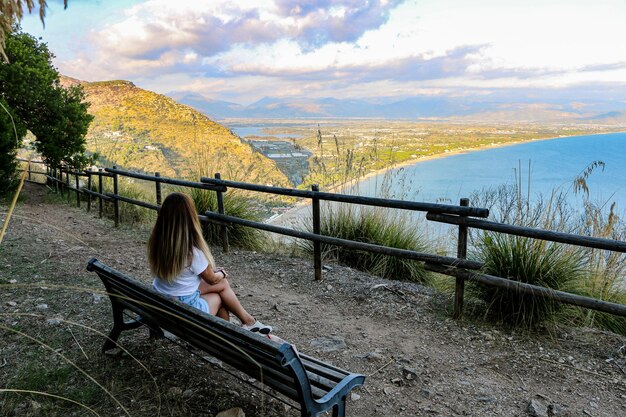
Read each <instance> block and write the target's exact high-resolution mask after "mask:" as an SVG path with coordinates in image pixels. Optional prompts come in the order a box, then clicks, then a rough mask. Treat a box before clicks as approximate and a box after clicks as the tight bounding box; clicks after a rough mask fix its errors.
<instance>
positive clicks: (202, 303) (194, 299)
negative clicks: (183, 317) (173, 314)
mask: <svg viewBox="0 0 626 417" xmlns="http://www.w3.org/2000/svg"><path fill="white" fill-rule="evenodd" d="M176 298H178V300H179V301H182V302H183V303H185V304H188V305H190V306H192V307H194V308H197V309H198V310H201V311H204V312H205V313H209V314H210V313H211V312H210V310H209V303H207V302H206V300H205V299H204V298H202V297H200V291H198V290H196V292H194V293H193V294H190V295H180V296H178V297H176Z"/></svg>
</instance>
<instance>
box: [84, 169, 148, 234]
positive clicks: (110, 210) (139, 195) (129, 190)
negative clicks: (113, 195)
mask: <svg viewBox="0 0 626 417" xmlns="http://www.w3.org/2000/svg"><path fill="white" fill-rule="evenodd" d="M109 182H110V184H109ZM92 188H94V185H93V184H92ZM103 188H104V193H107V192H113V185H112V181H105V182H104V184H103ZM118 194H119V195H121V196H123V197H126V198H132V199H133V200H139V201H144V202H147V203H154V196H153V195H151V194H150V193H149V192H148V191H146V190H145V189H144V188H142V187H141V186H140V185H139V184H137V183H135V182H130V181H126V180H124V179H122V177H120V179H119V183H118ZM94 201H95V202H96V203H95V204H97V198H94V200H92V207H93V204H94ZM119 210H120V223H121V224H124V225H133V224H141V223H147V224H150V223H153V222H155V221H156V216H157V213H156V211H154V210H151V209H148V208H145V207H141V206H137V205H135V204H130V203H125V202H123V201H120V202H119ZM103 215H104V217H106V218H109V219H114V218H115V212H114V207H113V203H112V202H105V204H104V206H103Z"/></svg>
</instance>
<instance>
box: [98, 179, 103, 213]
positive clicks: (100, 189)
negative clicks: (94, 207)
mask: <svg viewBox="0 0 626 417" xmlns="http://www.w3.org/2000/svg"><path fill="white" fill-rule="evenodd" d="M98 172H99V173H100V174H99V175H98V194H100V195H99V196H98V217H99V218H102V209H103V207H102V191H103V190H102V168H98Z"/></svg>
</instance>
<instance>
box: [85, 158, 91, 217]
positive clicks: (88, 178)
mask: <svg viewBox="0 0 626 417" xmlns="http://www.w3.org/2000/svg"><path fill="white" fill-rule="evenodd" d="M85 172H86V173H87V191H91V168H90V169H89V170H87V171H85ZM90 211H91V193H87V212H90Z"/></svg>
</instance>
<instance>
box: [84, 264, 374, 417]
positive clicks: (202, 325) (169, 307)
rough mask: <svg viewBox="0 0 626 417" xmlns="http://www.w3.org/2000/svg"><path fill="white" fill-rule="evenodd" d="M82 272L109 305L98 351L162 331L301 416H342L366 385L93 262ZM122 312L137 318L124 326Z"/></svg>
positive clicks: (287, 346) (358, 378) (358, 377)
mask: <svg viewBox="0 0 626 417" xmlns="http://www.w3.org/2000/svg"><path fill="white" fill-rule="evenodd" d="M87 270H88V271H93V272H96V273H97V274H98V275H99V276H100V278H101V279H102V282H103V283H104V286H105V288H106V291H107V293H108V295H109V297H110V299H111V307H112V310H113V330H111V333H110V334H109V337H108V339H107V340H106V342H105V343H104V346H103V347H102V350H103V351H107V350H110V349H112V348H115V347H116V346H117V339H118V338H119V336H120V333H121V332H122V331H125V330H131V329H135V328H137V327H140V326H142V325H146V326H147V327H148V328H149V329H150V335H151V336H157V337H162V336H163V331H164V330H166V331H168V332H170V333H172V334H174V335H176V336H177V337H179V338H180V339H182V340H185V341H186V342H188V343H189V344H190V345H192V346H194V347H195V348H197V349H199V350H202V351H204V352H206V353H208V354H209V355H211V356H214V357H215V358H217V359H219V360H221V361H222V362H224V363H226V364H228V365H230V366H232V367H233V368H236V369H237V370H239V371H242V372H244V373H246V374H248V375H249V376H251V377H253V378H255V379H256V380H258V381H260V382H261V383H262V384H263V386H264V387H269V388H272V389H273V390H275V391H277V392H279V393H280V394H282V395H284V396H285V397H287V398H288V399H290V400H293V401H295V402H297V403H299V404H300V411H301V415H302V416H317V415H318V414H319V413H322V412H324V411H327V410H330V409H331V408H332V410H333V416H334V417H340V416H345V407H346V397H347V395H348V393H349V392H350V390H352V388H354V387H357V386H361V385H363V383H364V382H365V376H364V375H360V374H354V373H350V372H347V371H345V370H343V369H340V368H337V367H335V366H332V365H330V364H328V363H325V362H322V361H320V360H318V359H314V358H312V357H310V356H307V355H303V354H301V353H298V352H297V351H296V350H295V348H294V347H293V346H292V345H290V344H289V343H283V344H278V343H276V342H274V341H272V340H270V339H268V338H267V337H264V336H261V335H258V334H256V333H252V332H250V331H247V330H244V329H242V328H241V327H240V326H237V325H235V324H233V323H230V322H228V321H226V320H222V319H220V318H218V317H215V316H212V315H210V314H206V313H204V312H202V311H200V310H197V309H195V308H193V307H190V306H188V305H186V304H183V303H181V302H179V301H177V300H175V299H173V298H170V297H167V296H164V295H162V294H159V293H158V292H156V291H155V290H153V289H152V288H151V287H149V286H147V285H145V284H143V283H141V282H139V281H137V280H135V279H132V278H130V277H128V276H126V275H124V274H123V273H121V272H119V271H116V270H114V269H113V268H110V267H108V266H107V265H104V264H103V263H102V262H100V261H98V260H97V259H95V258H94V259H92V260H90V261H89V263H88V265H87ZM125 311H128V312H132V313H134V314H135V315H136V316H137V318H136V319H134V320H129V321H125V319H124V312H125Z"/></svg>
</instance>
